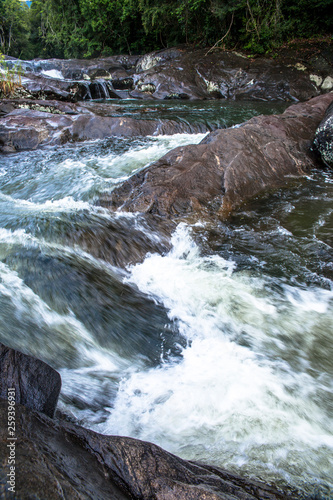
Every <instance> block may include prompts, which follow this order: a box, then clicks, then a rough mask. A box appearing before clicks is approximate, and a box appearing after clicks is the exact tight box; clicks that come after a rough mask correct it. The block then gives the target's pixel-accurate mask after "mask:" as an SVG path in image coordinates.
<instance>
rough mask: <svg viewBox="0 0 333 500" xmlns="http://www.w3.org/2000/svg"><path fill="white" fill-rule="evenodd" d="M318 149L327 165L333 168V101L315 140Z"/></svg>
mask: <svg viewBox="0 0 333 500" xmlns="http://www.w3.org/2000/svg"><path fill="white" fill-rule="evenodd" d="M313 149H314V151H316V152H317V153H318V154H319V155H320V157H321V159H322V161H323V162H324V163H325V165H326V166H328V167H330V168H333V103H332V104H331V105H330V106H329V107H328V108H327V111H326V113H325V116H324V118H323V120H322V121H321V122H320V124H319V127H318V129H317V131H316V135H315V138H314V141H313Z"/></svg>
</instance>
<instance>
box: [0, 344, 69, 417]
mask: <svg viewBox="0 0 333 500" xmlns="http://www.w3.org/2000/svg"><path fill="white" fill-rule="evenodd" d="M60 389H61V378H60V375H59V373H58V372H56V371H55V370H53V368H51V367H50V366H49V365H47V364H46V363H44V362H43V361H40V360H39V359H36V358H33V357H31V356H27V355H26V354H23V353H21V352H18V351H15V350H14V349H10V348H8V347H6V346H5V345H3V344H1V343H0V398H3V399H7V396H8V390H11V394H12V393H13V391H14V393H15V403H16V404H22V405H25V406H26V407H27V408H30V409H31V410H35V411H39V412H41V413H44V414H45V415H48V416H49V417H52V416H53V414H54V412H55V409H56V406H57V402H58V397H59V393H60ZM0 421H1V422H6V421H7V419H5V418H3V419H0Z"/></svg>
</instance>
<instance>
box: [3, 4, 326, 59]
mask: <svg viewBox="0 0 333 500" xmlns="http://www.w3.org/2000/svg"><path fill="white" fill-rule="evenodd" d="M332 12H333V0H160V1H158V2H156V0H33V2H32V6H31V8H30V9H28V8H27V7H26V5H25V2H21V1H20V0H0V49H1V51H2V52H3V53H6V54H8V55H12V56H15V57H22V58H31V57H38V56H42V57H66V58H70V57H71V58H73V57H93V56H100V55H109V54H115V53H142V52H147V51H149V50H153V49H160V48H163V47H168V46H169V47H170V46H173V45H179V44H184V43H186V44H193V45H194V46H203V47H212V46H223V47H227V48H234V47H237V48H243V49H247V50H249V51H251V52H252V53H259V54H260V53H264V52H266V51H268V50H271V49H272V48H274V47H276V46H278V45H279V44H281V43H282V42H284V41H286V40H288V39H291V38H295V37H310V38H311V37H313V36H315V35H323V34H326V35H327V34H330V33H332V31H333V30H332V28H333V16H332V14H331V13H332Z"/></svg>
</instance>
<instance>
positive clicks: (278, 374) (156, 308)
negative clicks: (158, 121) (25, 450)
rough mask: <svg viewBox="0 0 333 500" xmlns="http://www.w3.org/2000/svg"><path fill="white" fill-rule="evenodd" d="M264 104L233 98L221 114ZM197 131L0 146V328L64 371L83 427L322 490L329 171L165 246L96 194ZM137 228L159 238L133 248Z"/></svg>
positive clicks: (331, 486)
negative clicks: (37, 146) (25, 147)
mask: <svg viewBox="0 0 333 500" xmlns="http://www.w3.org/2000/svg"><path fill="white" fill-rule="evenodd" d="M168 106H169V107H170V106H171V104H169V105H168ZM183 106H184V105H183ZM200 106H203V105H202V103H201V105H200ZM200 106H199V105H197V106H196V107H195V112H196V114H197V115H198V116H199V115H200V113H201V115H200V116H202V113H205V110H204V109H202V110H201V112H200ZM219 106H221V105H219ZM260 106H261V108H259V106H258V107H257V109H256V106H255V105H254V104H251V106H245V105H242V106H240V105H237V106H236V104H235V105H234V108H232V106H230V107H229V109H228V111H227V112H228V120H229V122H228V123H226V124H227V125H233V124H236V123H237V122H240V121H243V120H245V119H247V118H249V117H250V116H252V115H253V114H257V113H258V112H262V111H263V109H262V105H260ZM216 109H217V108H216V105H215V112H216ZM258 110H259V111H258ZM130 111H131V110H130V109H129V112H130ZM266 111H267V112H274V111H276V109H267V110H266ZM157 112H161V110H157ZM181 112H182V113H184V116H185V115H186V112H188V113H192V115H193V106H192V108H191V106H189V108H188V109H187V108H186V107H184V108H183V109H182V111H181ZM219 112H220V114H221V113H223V112H226V111H225V110H223V107H222V106H221V107H220V110H219ZM133 113H135V110H133ZM177 113H178V114H179V113H180V110H179V107H178V108H177V106H176V108H175V114H177ZM233 113H234V115H233ZM192 115H191V116H192ZM233 116H234V118H233ZM213 120H215V118H213ZM203 137H204V135H203V134H199V135H190V134H181V135H174V136H157V137H145V138H142V137H141V138H140V137H138V138H135V139H133V138H131V139H126V138H110V139H106V140H103V141H96V142H89V143H81V144H76V145H68V146H62V147H61V148H46V149H43V150H39V151H33V152H22V153H18V154H12V155H7V156H2V158H1V159H0V207H1V209H0V341H1V342H3V343H4V344H6V345H8V346H10V347H13V348H17V349H19V350H21V351H23V352H26V353H28V354H31V355H34V356H37V357H39V358H41V359H43V360H45V361H46V362H48V363H49V364H50V365H52V366H53V367H54V368H56V369H57V370H59V371H60V373H61V376H62V381H63V386H62V393H61V397H60V403H59V407H60V409H61V410H62V411H63V412H65V413H67V414H68V415H69V416H71V418H75V419H77V421H78V422H79V423H81V424H82V425H84V426H86V427H89V428H92V429H94V430H96V431H98V432H101V433H106V434H119V435H128V436H133V437H136V438H140V439H144V440H148V441H152V442H154V443H156V444H158V445H160V446H162V447H163V448H165V449H167V450H169V451H171V452H173V453H175V454H177V455H179V456H181V457H183V458H187V459H192V460H199V461H202V462H205V463H208V464H211V465H218V466H221V467H223V468H226V469H229V470H233V471H236V472H240V473H241V474H244V475H246V476H249V477H255V478H260V479H263V480H264V481H266V482H270V483H274V484H278V485H282V486H283V485H285V484H289V485H291V486H294V487H297V488H299V489H301V490H303V491H304V492H305V494H306V495H308V497H309V498H322V499H331V498H333V479H332V478H333V419H332V413H333V398H332V394H333V340H332V332H333V259H332V257H333V248H332V246H333V231H332V229H333V173H332V172H325V171H323V172H321V171H317V172H313V174H312V175H311V176H309V177H308V178H306V179H304V180H302V181H297V182H296V183H295V184H294V185H293V186H291V187H290V189H287V190H282V191H279V192H275V193H273V194H270V196H269V197H267V198H266V199H261V200H259V201H255V202H252V203H251V204H249V205H248V206H247V207H246V208H245V209H243V210H242V211H239V212H238V213H237V214H236V215H234V216H233V217H232V218H231V220H230V221H228V222H227V223H223V222H214V223H208V222H207V221H200V222H197V223H196V224H192V225H191V224H190V223H187V224H186V223H184V222H182V223H180V224H179V225H178V226H177V227H175V229H174V231H173V235H172V239H171V242H169V244H168V245H165V235H164V234H163V232H159V230H158V227H157V226H154V227H153V226H151V225H150V224H149V223H148V222H147V221H146V220H145V219H144V218H143V217H142V216H140V215H139V214H127V213H122V212H118V213H116V214H113V213H110V212H109V211H108V210H106V209H104V208H101V207H99V206H98V205H97V204H96V200H98V198H99V197H100V196H101V195H103V194H105V193H109V192H110V191H111V190H112V189H113V187H114V186H116V185H117V184H118V183H120V182H121V181H122V180H124V179H126V178H127V177H129V176H130V175H131V173H132V172H133V171H135V170H137V169H140V168H142V167H144V166H145V165H147V164H149V163H150V162H152V161H154V160H156V159H158V158H160V157H161V156H162V155H163V154H164V153H166V152H167V151H169V150H170V149H172V148H174V147H176V146H179V145H182V144H190V143H198V142H199V141H200V140H201V139H202V138H203ZM138 241H139V242H141V241H142V242H144V241H147V242H149V244H150V245H151V248H154V249H155V250H152V251H150V253H146V254H143V255H141V258H136V257H135V256H134V257H132V258H131V252H134V250H133V249H134V248H135V245H136V243H137V242H138ZM140 244H141V243H140ZM140 244H139V243H138V246H140ZM159 249H160V250H159ZM117 252H118V253H119V254H125V256H126V259H125V260H126V261H127V263H128V264H127V266H126V267H125V268H124V267H120V266H119V265H118V261H117V258H115V257H114V255H116V254H117ZM108 256H110V258H108Z"/></svg>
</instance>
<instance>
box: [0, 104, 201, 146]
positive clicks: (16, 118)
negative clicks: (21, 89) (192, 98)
mask: <svg viewBox="0 0 333 500" xmlns="http://www.w3.org/2000/svg"><path fill="white" fill-rule="evenodd" d="M5 104H6V106H5ZM206 131H207V127H206V126H204V125H203V124H198V125H190V124H188V123H185V122H184V121H176V120H169V119H165V120H164V119H163V120H161V119H154V120H153V119H140V120H139V119H135V118H132V117H129V116H122V113H121V108H120V107H119V106H112V105H110V104H102V103H89V102H87V103H86V104H83V103H81V104H74V103H64V102H59V101H43V100H34V101H32V100H31V101H29V100H24V99H19V100H16V101H15V100H8V102H7V103H2V106H1V108H0V152H3V153H12V152H16V151H22V150H29V149H36V148H37V147H39V146H45V145H51V144H64V143H66V142H76V141H85V140H93V139H104V138H105V137H111V136H127V137H135V136H146V135H158V134H175V133H184V132H187V133H198V132H206Z"/></svg>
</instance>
